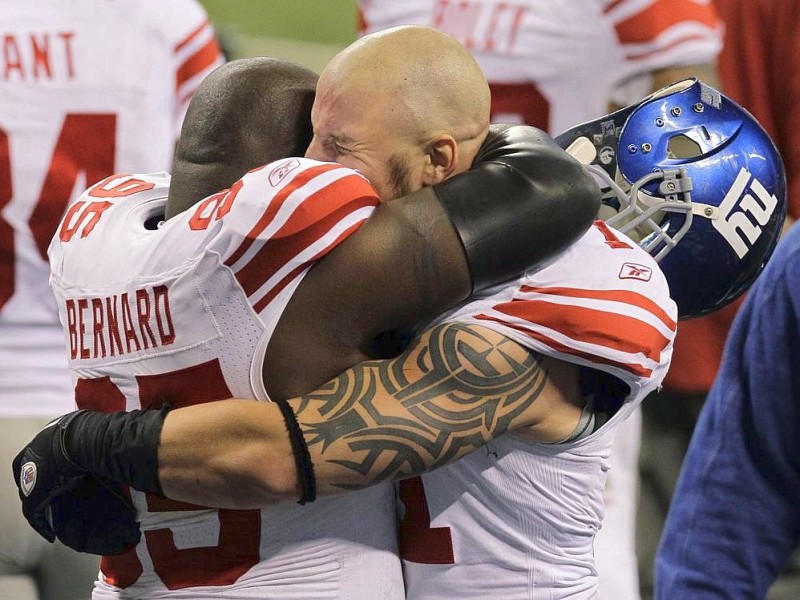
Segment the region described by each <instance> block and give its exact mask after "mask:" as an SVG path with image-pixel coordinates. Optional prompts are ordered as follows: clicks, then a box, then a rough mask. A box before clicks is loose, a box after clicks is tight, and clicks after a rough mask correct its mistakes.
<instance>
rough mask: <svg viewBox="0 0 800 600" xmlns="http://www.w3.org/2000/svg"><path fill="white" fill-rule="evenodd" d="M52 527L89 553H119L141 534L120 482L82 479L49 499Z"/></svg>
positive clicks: (67, 542)
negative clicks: (50, 502) (112, 482)
mask: <svg viewBox="0 0 800 600" xmlns="http://www.w3.org/2000/svg"><path fill="white" fill-rule="evenodd" d="M52 513H53V529H54V530H55V534H56V537H57V538H58V539H59V540H61V542H62V543H63V544H64V545H65V546H69V547H70V548H72V549H73V550H77V551H78V552H88V553H89V554H100V555H111V554H121V553H122V552H124V551H125V550H127V549H128V548H129V547H130V546H134V545H136V544H137V543H139V540H140V539H141V537H142V533H141V530H140V529H139V523H138V522H137V521H136V510H135V509H134V507H133V505H132V504H131V502H130V500H129V499H128V498H127V496H126V494H125V491H124V490H123V488H122V486H119V485H116V484H111V483H107V482H105V481H100V480H97V479H94V478H92V477H85V478H83V479H81V480H80V481H79V482H78V483H77V484H76V485H74V486H73V487H70V488H69V489H67V490H66V491H64V492H63V493H62V494H60V495H59V496H57V497H56V498H54V499H53V501H52Z"/></svg>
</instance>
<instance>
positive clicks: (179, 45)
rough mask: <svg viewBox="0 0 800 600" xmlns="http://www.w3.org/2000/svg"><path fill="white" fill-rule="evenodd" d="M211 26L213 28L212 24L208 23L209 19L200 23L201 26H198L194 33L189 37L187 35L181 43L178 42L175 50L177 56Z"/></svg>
mask: <svg viewBox="0 0 800 600" xmlns="http://www.w3.org/2000/svg"><path fill="white" fill-rule="evenodd" d="M210 26H211V23H210V22H209V21H208V19H206V20H205V21H203V22H202V23H200V25H198V26H197V29H195V30H194V31H192V32H191V33H190V34H189V35H187V36H186V37H185V38H183V39H182V40H181V41H180V42H178V43H177V44H175V50H174V52H175V53H176V54H177V53H178V52H180V51H181V50H182V49H183V48H184V47H185V46H186V44H188V43H189V42H191V41H192V40H193V39H194V38H196V37H197V36H198V35H200V33H201V32H202V31H203V30H204V29H205V28H206V27H210Z"/></svg>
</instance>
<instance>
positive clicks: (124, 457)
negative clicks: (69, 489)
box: [62, 406, 169, 495]
mask: <svg viewBox="0 0 800 600" xmlns="http://www.w3.org/2000/svg"><path fill="white" fill-rule="evenodd" d="M168 412H169V407H166V406H165V407H163V408H162V409H161V410H146V411H141V410H134V411H131V412H120V413H112V414H106V413H100V412H94V411H80V412H78V413H76V414H75V416H74V417H73V418H71V419H70V420H69V421H68V422H66V423H65V424H64V430H63V433H62V444H63V450H64V454H65V456H66V457H67V459H68V460H69V461H71V462H73V463H74V464H76V465H77V466H79V467H80V468H82V469H85V470H86V471H88V472H89V473H91V474H93V475H95V476H97V477H100V478H102V479H106V480H109V481H113V482H116V483H120V484H125V485H129V486H131V487H132V488H134V489H136V490H139V491H142V492H148V493H151V494H158V495H163V494H162V491H161V485H160V484H159V482H158V446H159V442H160V439H161V430H162V428H163V427H164V419H165V418H166V415H167V413H168Z"/></svg>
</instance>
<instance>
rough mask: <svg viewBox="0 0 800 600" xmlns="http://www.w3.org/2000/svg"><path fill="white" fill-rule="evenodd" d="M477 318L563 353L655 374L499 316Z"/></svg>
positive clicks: (633, 371) (624, 369) (595, 362)
mask: <svg viewBox="0 0 800 600" xmlns="http://www.w3.org/2000/svg"><path fill="white" fill-rule="evenodd" d="M475 318H476V319H479V320H481V321H492V322H495V323H500V324H501V325H503V326H504V327H508V328H510V329H514V330H516V331H519V332H521V333H524V334H525V335H527V336H528V337H529V338H532V339H534V340H538V341H539V342H541V343H542V344H544V345H546V346H548V347H550V348H552V349H553V350H555V351H556V352H560V353H561V354H569V355H570V356H578V357H581V358H584V359H585V360H587V361H588V362H590V363H594V364H603V365H611V366H613V367H617V368H618V369H622V370H623V371H628V372H629V373H633V374H634V375H635V376H637V377H650V376H651V375H652V374H653V370H652V369H648V368H647V367H645V366H644V365H641V364H639V363H624V362H620V361H615V360H611V359H608V358H605V357H603V356H599V355H597V354H593V353H591V352H583V351H581V350H578V349H576V348H572V347H570V346H566V345H564V344H562V343H561V342H558V341H556V340H554V339H553V338H551V337H549V336H547V335H545V334H543V333H541V332H538V331H531V330H530V329H528V328H527V327H524V326H521V325H518V324H514V323H509V322H508V321H504V320H502V319H497V318H494V317H490V316H488V315H477V316H476V317H475Z"/></svg>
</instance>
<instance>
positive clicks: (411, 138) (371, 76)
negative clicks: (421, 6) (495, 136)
mask: <svg viewBox="0 0 800 600" xmlns="http://www.w3.org/2000/svg"><path fill="white" fill-rule="evenodd" d="M490 104H491V97H490V94H489V85H488V83H487V82H486V78H485V77H484V75H483V73H482V71H481V69H480V67H479V66H478V64H477V63H476V62H475V59H474V58H473V57H472V55H471V54H470V52H469V51H468V50H467V49H466V48H464V46H462V45H461V44H460V43H458V42H457V41H456V40H455V39H453V38H452V37H450V36H448V35H446V34H444V33H441V32H439V31H436V30H435V29H431V28H428V27H421V26H403V27H396V28H393V29H388V30H385V31H381V32H378V33H375V34H372V35H368V36H365V37H363V38H361V39H360V40H358V41H357V42H355V43H353V44H351V45H350V46H348V47H347V48H346V49H344V50H343V51H341V52H340V53H339V54H337V55H336V56H335V57H334V58H333V59H332V60H331V61H330V63H329V64H328V66H327V67H326V68H325V69H324V71H323V72H322V75H321V76H320V80H319V83H318V85H317V95H316V99H315V101H314V105H313V108H312V111H311V120H312V126H313V129H314V137H313V140H312V143H311V145H310V146H309V148H308V151H307V152H306V156H308V157H309V158H314V159H317V160H325V161H335V162H338V163H341V164H343V165H345V166H348V167H351V168H354V169H357V170H359V171H361V172H362V173H363V174H364V175H365V176H366V177H367V178H368V179H369V180H370V182H371V183H372V185H373V186H374V187H375V189H376V190H377V191H378V193H379V194H380V196H381V198H382V199H384V200H390V199H393V198H396V197H398V196H401V195H404V194H407V193H409V192H412V191H416V190H417V189H419V188H421V187H424V186H428V185H434V184H436V183H439V182H441V181H443V180H445V179H447V178H448V177H450V176H452V175H454V174H456V173H459V172H462V171H465V170H467V169H469V167H470V165H471V164H472V161H473V159H474V158H475V155H476V154H477V152H478V149H479V148H480V145H481V143H483V141H484V139H485V138H486V135H487V134H488V131H489V111H490Z"/></svg>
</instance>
